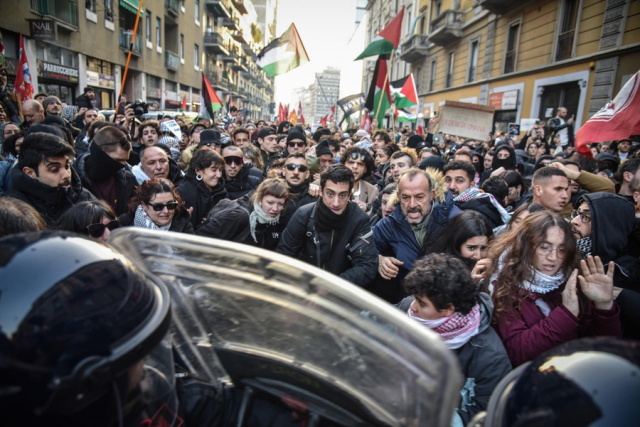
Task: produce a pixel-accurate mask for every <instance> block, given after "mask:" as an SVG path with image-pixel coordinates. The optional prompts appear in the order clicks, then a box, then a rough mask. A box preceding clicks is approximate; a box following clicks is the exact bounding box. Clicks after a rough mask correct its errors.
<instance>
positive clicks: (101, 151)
mask: <svg viewBox="0 0 640 427" xmlns="http://www.w3.org/2000/svg"><path fill="white" fill-rule="evenodd" d="M130 153H131V142H130V141H129V139H127V136H126V134H125V133H124V132H123V131H122V130H120V129H118V128H117V127H116V126H113V125H108V126H105V127H103V128H102V129H100V130H99V131H98V132H97V133H96V134H95V136H94V137H93V144H91V145H90V147H89V153H87V154H85V155H84V156H82V157H80V158H79V159H78V162H77V168H78V173H79V174H80V177H81V178H82V184H83V186H84V187H85V188H87V189H88V190H89V191H91V192H92V193H93V195H94V196H96V197H97V198H98V199H101V200H104V201H105V202H107V203H108V204H109V206H111V207H112V208H113V210H114V211H115V212H116V214H117V215H118V216H120V215H122V214H124V213H126V212H127V209H128V203H129V199H130V198H131V196H132V195H133V191H134V188H135V186H136V185H137V182H136V178H135V176H133V173H131V170H130V166H129V165H128V164H127V160H128V159H129V154H130Z"/></svg>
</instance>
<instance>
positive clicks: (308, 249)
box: [277, 200, 378, 287]
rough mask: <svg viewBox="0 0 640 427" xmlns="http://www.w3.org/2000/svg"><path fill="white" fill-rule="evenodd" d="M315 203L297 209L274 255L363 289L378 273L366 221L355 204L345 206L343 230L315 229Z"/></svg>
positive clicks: (319, 201) (366, 218) (376, 256)
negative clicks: (337, 276)
mask: <svg viewBox="0 0 640 427" xmlns="http://www.w3.org/2000/svg"><path fill="white" fill-rule="evenodd" d="M317 203H322V200H318V201H317V202H316V203H313V204H308V205H306V206H303V207H301V208H300V209H298V210H297V211H296V212H295V213H294V214H293V218H291V220H290V221H289V224H288V225H287V228H286V229H285V230H284V233H283V234H282V238H281V239H280V243H279V244H278V248H277V252H280V253H281V254H284V255H288V256H290V257H293V258H297V259H300V260H302V261H306V262H308V263H309V264H312V265H315V266H316V267H319V268H322V269H323V270H326V271H329V272H330V273H333V274H336V275H339V276H340V277H342V278H343V279H345V280H348V281H350V282H352V283H354V284H356V285H359V286H363V287H364V286H366V285H367V284H368V283H369V282H370V281H371V280H372V279H373V278H374V276H375V274H376V271H377V270H378V253H377V251H376V247H375V244H374V242H373V236H371V234H370V232H371V228H370V227H369V217H367V215H366V214H365V213H364V212H363V211H362V209H360V207H358V205H357V204H355V203H354V202H349V205H348V206H347V215H348V217H347V220H346V223H345V224H344V226H343V228H342V230H339V231H335V230H333V231H331V232H319V231H318V230H317V229H316V210H317V208H318V207H317Z"/></svg>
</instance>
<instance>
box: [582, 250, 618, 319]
mask: <svg viewBox="0 0 640 427" xmlns="http://www.w3.org/2000/svg"><path fill="white" fill-rule="evenodd" d="M580 269H581V270H582V274H581V275H580V276H578V280H579V281H580V289H582V293H584V294H585V296H586V297H587V298H589V299H590V300H591V301H593V303H594V304H595V306H596V308H599V309H602V310H610V309H611V307H612V306H613V272H614V269H615V264H614V263H613V261H611V262H609V269H608V271H607V272H606V273H605V272H604V266H603V265H602V260H601V259H600V257H599V256H596V257H592V256H588V257H587V259H586V261H585V260H582V261H580Z"/></svg>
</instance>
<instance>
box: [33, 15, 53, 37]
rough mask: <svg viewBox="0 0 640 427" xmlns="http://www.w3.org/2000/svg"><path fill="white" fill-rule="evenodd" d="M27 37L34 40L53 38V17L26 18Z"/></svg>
mask: <svg viewBox="0 0 640 427" xmlns="http://www.w3.org/2000/svg"><path fill="white" fill-rule="evenodd" d="M27 21H29V37H30V38H32V39H35V40H55V39H56V25H55V24H54V22H53V19H27Z"/></svg>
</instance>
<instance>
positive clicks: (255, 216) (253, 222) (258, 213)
mask: <svg viewBox="0 0 640 427" xmlns="http://www.w3.org/2000/svg"><path fill="white" fill-rule="evenodd" d="M279 220H280V214H278V216H277V217H275V218H271V217H269V216H268V215H267V214H266V213H264V211H263V210H262V205H261V204H260V203H258V202H253V212H251V215H249V230H250V231H251V237H253V241H254V242H256V243H258V239H257V238H256V226H257V225H258V223H260V224H269V225H274V224H277V223H278V221H279Z"/></svg>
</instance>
